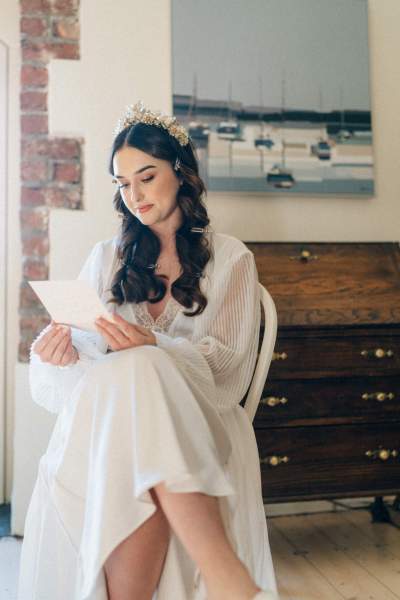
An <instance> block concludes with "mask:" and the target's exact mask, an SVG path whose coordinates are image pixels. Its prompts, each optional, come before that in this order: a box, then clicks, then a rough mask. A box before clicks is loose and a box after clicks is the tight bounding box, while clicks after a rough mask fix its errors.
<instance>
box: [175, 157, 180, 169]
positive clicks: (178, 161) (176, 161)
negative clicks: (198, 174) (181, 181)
mask: <svg viewBox="0 0 400 600" xmlns="http://www.w3.org/2000/svg"><path fill="white" fill-rule="evenodd" d="M180 166H181V161H180V160H179V158H178V157H176V160H175V164H174V171H178V170H179V167H180Z"/></svg>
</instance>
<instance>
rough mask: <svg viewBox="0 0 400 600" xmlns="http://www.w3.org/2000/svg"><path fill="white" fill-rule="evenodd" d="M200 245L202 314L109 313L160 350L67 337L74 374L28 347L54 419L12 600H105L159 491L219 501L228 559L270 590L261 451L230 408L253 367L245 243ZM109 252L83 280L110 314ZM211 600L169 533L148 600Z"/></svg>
mask: <svg viewBox="0 0 400 600" xmlns="http://www.w3.org/2000/svg"><path fill="white" fill-rule="evenodd" d="M207 235H208V236H209V239H210V242H211V244H212V246H213V249H214V258H213V259H211V260H210V261H209V262H208V264H207V266H206V269H205V273H204V277H203V278H202V279H201V280H200V285H201V288H202V290H203V291H204V293H205V294H206V296H207V298H208V305H207V308H206V310H205V311H204V312H203V313H202V314H200V315H197V316H196V317H187V316H185V315H184V314H183V310H185V309H184V307H182V306H181V305H180V304H179V303H178V302H177V301H176V300H175V299H173V298H171V299H170V300H169V301H168V302H167V304H166V306H165V309H164V312H163V313H162V314H161V315H160V316H159V317H158V319H156V320H154V319H153V318H152V317H151V315H150V314H149V312H148V310H147V308H146V306H147V304H146V302H142V303H126V304H124V305H122V306H120V307H117V312H118V313H119V314H120V315H121V316H123V317H124V318H125V319H127V320H128V321H130V322H132V323H138V324H141V325H145V326H147V327H149V328H151V329H152V331H153V332H154V334H155V336H156V339H157V346H150V345H147V346H139V347H137V348H129V349H127V350H122V351H117V352H111V353H107V343H106V342H105V340H104V338H103V337H102V336H101V335H100V334H98V333H90V332H84V331H82V330H79V329H76V328H72V342H73V345H74V346H75V347H76V348H77V350H78V351H79V356H80V358H79V360H78V362H77V363H76V364H75V365H72V366H70V367H67V368H60V367H57V366H54V365H50V364H49V363H44V362H42V361H41V359H40V357H39V356H38V355H37V354H35V353H34V352H33V350H32V349H31V357H30V369H29V375H30V386H31V394H32V398H33V400H34V401H35V402H37V403H38V404H40V405H41V406H43V407H45V408H46V409H47V410H49V411H51V412H55V413H58V417H57V420H56V423H55V426H54V429H53V432H52V435H51V438H50V441H49V445H48V448H47V450H46V452H45V454H44V455H43V456H42V457H41V459H40V461H39V467H38V476H37V480H36V483H35V487H34V490H33V493H32V497H31V500H30V504H29V507H28V512H27V515H26V520H25V531H24V540H23V544H22V552H21V562H20V572H19V584H18V600H107V591H106V580H105V573H104V568H103V567H104V563H105V561H106V559H107V557H108V556H109V554H110V553H111V552H112V550H113V549H114V548H115V547H116V546H117V545H118V544H119V543H120V542H121V541H122V540H124V539H125V538H126V537H127V536H128V535H130V534H131V533H132V532H133V531H134V530H135V529H137V528H138V527H139V526H140V525H141V524H142V523H143V522H144V521H145V520H146V519H148V518H149V517H150V516H151V515H152V514H153V513H154V512H155V510H156V505H155V503H154V501H153V499H152V496H151V494H150V492H149V489H150V488H151V487H153V486H154V485H156V484H157V483H159V482H161V481H163V482H165V484H166V486H167V488H168V489H169V490H171V491H173V492H193V491H198V492H203V493H205V494H209V495H213V496H217V497H218V502H219V505H220V509H221V514H222V518H223V522H224V526H225V529H226V532H227V535H228V538H229V539H230V541H231V543H232V545H233V547H234V549H235V551H236V553H237V555H238V556H239V558H240V559H241V560H242V561H243V562H244V564H245V565H246V566H247V567H248V569H249V571H250V573H251V574H252V576H253V578H254V580H255V582H256V584H257V585H258V586H259V587H261V588H262V589H267V590H271V591H272V592H275V593H277V586H276V579H275V574H274V568H273V563H272V557H271V552H270V545H269V540H268V531H267V523H266V519H265V513H264V506H263V500H262V493H261V475H260V463H259V454H258V448H257V444H256V439H255V435H254V430H253V426H252V424H251V423H250V421H249V419H248V417H247V414H246V412H245V410H244V408H243V407H242V406H240V404H239V402H240V400H241V399H242V398H243V396H244V394H245V392H246V390H247V389H248V386H249V383H250V381H251V377H252V373H253V370H254V366H255V361H256V357H257V348H258V335H259V326H260V298H259V288H258V276H257V270H256V266H255V262H254V256H253V254H252V253H251V252H250V251H249V249H248V248H247V247H246V246H245V244H243V243H242V242H241V241H240V240H238V239H236V238H234V237H231V236H228V235H224V234H220V233H215V232H209V233H207ZM117 243H118V238H117V236H115V237H114V238H112V239H109V240H106V241H101V242H98V243H97V244H96V245H95V246H94V248H93V250H92V252H91V253H90V255H89V257H88V258H87V260H86V262H85V264H84V266H83V268H82V270H81V272H80V274H79V276H78V277H79V278H80V279H86V280H88V281H89V282H91V283H92V285H93V286H94V287H95V288H96V289H97V291H98V293H99V295H100V297H101V298H102V300H103V302H105V303H106V302H107V300H108V299H109V298H110V297H111V293H110V291H109V290H108V287H109V283H110V282H111V279H112V275H113V273H114V272H115V270H116V269H117V268H119V266H120V265H119V260H118V259H117V257H116V248H117ZM109 306H111V305H109ZM112 306H114V307H115V306H116V305H112ZM48 328H49V326H48V327H46V328H45V329H44V330H43V331H42V332H41V333H40V334H39V336H38V337H40V336H42V335H44V333H45V332H46V331H47V330H48ZM32 346H33V344H32ZM206 597H207V596H206V588H205V585H204V580H203V577H202V575H201V573H200V571H199V569H198V568H197V565H196V564H195V563H194V561H193V560H192V559H191V557H190V556H189V554H188V553H187V551H186V549H185V547H184V546H183V544H182V543H181V542H180V540H179V538H178V537H177V536H176V535H175V534H174V532H173V531H172V534H171V538H170V542H169V546H168V551H167V556H166V560H165V563H164V568H163V572H162V575H161V579H160V582H159V585H158V588H157V590H156V592H155V594H154V597H153V600H206ZM276 597H277V598H278V596H276Z"/></svg>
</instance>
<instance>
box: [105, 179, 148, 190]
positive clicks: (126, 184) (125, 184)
mask: <svg viewBox="0 0 400 600" xmlns="http://www.w3.org/2000/svg"><path fill="white" fill-rule="evenodd" d="M152 179H154V175H150V177H147V178H146V179H142V182H143V183H147V182H148V181H151V180H152ZM113 183H117V182H116V181H114V182H113ZM128 186H129V183H122V184H121V185H119V186H117V187H118V189H119V190H122V188H126V187H128Z"/></svg>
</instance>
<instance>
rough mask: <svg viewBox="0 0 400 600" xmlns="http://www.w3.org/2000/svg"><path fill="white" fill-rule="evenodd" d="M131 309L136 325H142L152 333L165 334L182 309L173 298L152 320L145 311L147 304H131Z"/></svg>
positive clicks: (171, 297) (146, 310)
mask: <svg viewBox="0 0 400 600" xmlns="http://www.w3.org/2000/svg"><path fill="white" fill-rule="evenodd" d="M131 308H132V311H133V314H134V315H135V319H136V322H137V323H138V325H143V327H147V328H149V329H152V330H153V331H159V332H163V333H165V332H167V331H168V329H169V328H170V326H171V324H172V322H173V320H174V319H175V317H176V315H177V313H178V312H179V310H181V309H182V308H183V307H182V306H181V305H180V304H179V302H178V301H177V300H175V298H174V297H173V296H170V297H169V299H168V301H167V303H166V305H165V307H164V310H163V311H162V313H161V314H160V315H158V317H157V318H156V319H154V318H153V317H152V316H151V314H150V313H149V311H148V309H147V302H146V301H145V302H139V303H137V304H136V303H132V304H131Z"/></svg>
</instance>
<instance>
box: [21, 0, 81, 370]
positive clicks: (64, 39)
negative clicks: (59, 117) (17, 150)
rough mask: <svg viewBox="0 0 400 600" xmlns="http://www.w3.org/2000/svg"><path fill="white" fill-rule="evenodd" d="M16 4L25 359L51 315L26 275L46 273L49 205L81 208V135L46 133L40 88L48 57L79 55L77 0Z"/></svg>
mask: <svg viewBox="0 0 400 600" xmlns="http://www.w3.org/2000/svg"><path fill="white" fill-rule="evenodd" d="M20 7H21V21H20V29H21V55H22V68H21V92H20V107H21V110H22V111H26V114H21V133H22V135H21V179H22V185H21V210H20V215H19V216H20V229H21V240H22V257H23V260H22V270H23V281H22V283H21V288H20V307H19V312H20V319H21V320H20V326H21V330H20V342H19V348H18V357H19V360H21V361H23V362H28V361H29V351H30V348H31V344H32V341H33V340H34V339H35V338H36V336H37V334H38V333H39V332H40V331H41V330H42V329H43V327H45V326H46V325H47V324H48V323H49V322H50V315H49V314H48V313H47V311H46V309H45V308H44V306H43V305H42V303H41V302H40V300H39V298H38V297H37V296H36V294H35V293H34V292H33V290H32V288H31V287H30V285H29V284H28V283H27V280H30V279H32V280H35V279H47V278H48V276H49V268H48V254H49V237H48V225H49V207H64V208H69V209H78V208H82V185H81V165H80V161H81V157H82V150H81V148H82V146H83V143H84V140H83V139H82V138H56V137H53V138H49V137H48V114H47V111H48V100H47V90H46V89H44V88H46V87H47V86H48V84H49V81H48V80H49V75H48V69H47V65H48V62H49V60H51V59H52V58H56V59H57V58H58V59H72V60H76V59H79V58H80V46H79V37H80V26H79V19H78V10H79V0H20ZM29 63H30V64H29ZM49 175H50V181H49V179H48V176H49ZM49 186H50V187H49Z"/></svg>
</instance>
